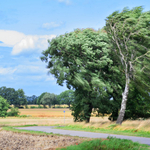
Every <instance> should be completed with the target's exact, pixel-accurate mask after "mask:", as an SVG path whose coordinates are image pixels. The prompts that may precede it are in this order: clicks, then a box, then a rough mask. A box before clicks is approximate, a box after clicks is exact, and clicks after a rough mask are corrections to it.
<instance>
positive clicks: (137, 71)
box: [105, 7, 150, 124]
mask: <svg viewBox="0 0 150 150" xmlns="http://www.w3.org/2000/svg"><path fill="white" fill-rule="evenodd" d="M105 30H106V31H107V34H108V37H109V40H110V42H111V43H112V49H113V50H114V53H115V55H116V57H118V58H119V60H120V64H121V65H120V66H119V68H120V70H121V71H122V72H123V73H124V75H125V87H124V91H123V93H122V102H121V109H120V112H119V116H118V118H117V122H116V123H117V124H122V121H123V119H124V115H125V110H126V104H127V100H128V94H129V88H130V82H131V81H135V82H138V83H140V84H141V83H142V84H143V85H144V87H146V88H145V89H146V90H148V88H149V82H147V83H146V80H145V81H144V78H149V77H148V76H147V74H148V72H149V58H150V12H143V8H142V7H136V8H133V9H131V10H129V9H128V8H124V9H123V11H122V12H121V13H119V12H118V11H116V12H114V13H112V14H111V15H110V16H108V17H107V19H106V26H105ZM142 76H143V77H144V78H143V79H142V78H141V77H142Z"/></svg>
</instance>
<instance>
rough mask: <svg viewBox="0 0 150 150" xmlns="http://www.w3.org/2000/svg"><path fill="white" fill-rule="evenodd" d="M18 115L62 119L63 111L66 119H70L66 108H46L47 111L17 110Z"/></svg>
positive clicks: (69, 113)
mask: <svg viewBox="0 0 150 150" xmlns="http://www.w3.org/2000/svg"><path fill="white" fill-rule="evenodd" d="M19 111H20V113H21V114H20V115H29V116H32V117H63V116H64V112H63V111H65V116H66V117H71V111H70V110H69V109H67V108H64V109H63V108H47V109H19Z"/></svg>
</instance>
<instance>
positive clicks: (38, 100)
mask: <svg viewBox="0 0 150 150" xmlns="http://www.w3.org/2000/svg"><path fill="white" fill-rule="evenodd" d="M45 93H46V92H43V93H42V94H41V95H40V96H39V97H38V99H37V104H38V105H40V104H41V99H42V97H43V96H44V94H45Z"/></svg>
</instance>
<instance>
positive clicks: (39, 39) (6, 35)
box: [0, 30, 56, 55]
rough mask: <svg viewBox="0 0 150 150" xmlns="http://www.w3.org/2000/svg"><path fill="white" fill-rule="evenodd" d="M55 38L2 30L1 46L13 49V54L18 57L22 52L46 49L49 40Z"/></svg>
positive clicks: (0, 35)
mask: <svg viewBox="0 0 150 150" xmlns="http://www.w3.org/2000/svg"><path fill="white" fill-rule="evenodd" d="M55 37H56V36H55V35H25V34H23V33H21V32H17V31H12V30H0V41H1V43H0V46H5V47H6V46H7V47H13V50H12V52H11V54H12V55H17V54H20V53H21V52H27V51H34V50H37V49H38V50H40V51H41V50H43V49H46V48H47V47H48V42H47V40H48V39H49V40H51V39H52V38H55Z"/></svg>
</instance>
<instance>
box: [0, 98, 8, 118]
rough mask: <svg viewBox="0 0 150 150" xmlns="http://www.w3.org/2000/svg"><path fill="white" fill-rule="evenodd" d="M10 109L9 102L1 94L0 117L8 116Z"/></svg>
mask: <svg viewBox="0 0 150 150" xmlns="http://www.w3.org/2000/svg"><path fill="white" fill-rule="evenodd" d="M8 109H9V104H8V102H7V100H6V99H4V98H3V97H2V96H0V117H6V116H7V110H8Z"/></svg>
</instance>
